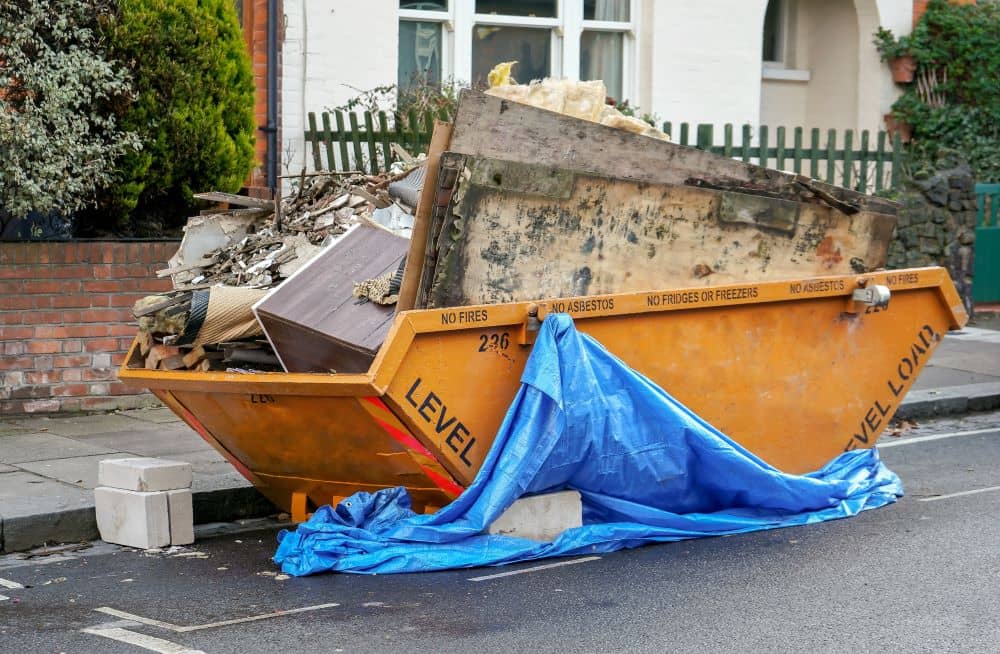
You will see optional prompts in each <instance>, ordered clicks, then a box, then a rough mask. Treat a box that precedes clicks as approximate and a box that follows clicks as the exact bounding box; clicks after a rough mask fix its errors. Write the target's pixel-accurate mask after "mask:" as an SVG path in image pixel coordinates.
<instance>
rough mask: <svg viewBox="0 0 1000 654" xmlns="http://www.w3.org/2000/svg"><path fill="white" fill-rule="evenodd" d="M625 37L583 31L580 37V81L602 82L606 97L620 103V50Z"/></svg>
mask: <svg viewBox="0 0 1000 654" xmlns="http://www.w3.org/2000/svg"><path fill="white" fill-rule="evenodd" d="M624 44H625V35H624V34H622V33H621V32H593V31H587V30H585V31H584V32H583V34H582V35H581V36H580V79H582V80H592V79H600V80H604V86H606V87H607V90H608V95H610V96H611V97H612V98H614V99H615V100H617V101H619V102H621V101H622V100H624V99H625V98H623V97H622V50H623V48H624Z"/></svg>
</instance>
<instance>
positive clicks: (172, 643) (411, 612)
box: [0, 413, 1000, 654]
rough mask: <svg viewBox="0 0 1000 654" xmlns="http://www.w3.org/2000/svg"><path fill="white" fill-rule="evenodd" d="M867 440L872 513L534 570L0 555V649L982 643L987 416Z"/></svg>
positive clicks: (258, 538) (986, 579)
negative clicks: (875, 483)
mask: <svg viewBox="0 0 1000 654" xmlns="http://www.w3.org/2000/svg"><path fill="white" fill-rule="evenodd" d="M956 432H959V433H961V432H974V433H967V434H964V435H954V436H948V434H954V433H956ZM942 434H943V435H944V436H945V437H940V436H941V435H942ZM883 442H891V443H892V445H890V446H889V447H885V448H884V449H883V451H882V454H883V458H884V459H885V461H886V462H887V463H888V464H889V465H890V467H891V468H893V469H894V470H895V471H896V472H898V473H899V474H900V475H901V476H902V478H903V480H904V482H905V484H906V487H907V496H906V497H905V498H903V499H902V500H900V501H899V502H898V503H897V504H895V505H892V506H890V507H887V508H883V509H879V510H875V511H869V512H866V513H864V514H862V515H860V516H857V517H855V518H851V519H848V520H840V521H836V522H831V523H825V524H820V525H812V526H807V527H797V528H790V529H780V530H775V531H768V532H759V533H756V534H749V535H742V536H732V537H727V538H712V539H702V540H696V541H687V542H681V543H673V544H666V545H657V546H649V547H644V548H640V549H637V550H631V551H626V552H619V553H615V554H610V555H604V556H602V557H600V558H596V557H594V558H592V559H589V560H580V559H570V560H557V561H556V562H563V563H567V562H568V563H570V564H569V565H560V566H558V567H550V568H547V569H541V570H535V569H534V568H536V567H537V566H538V565H540V564H539V563H533V564H525V565H519V566H510V567H506V568H490V569H478V570H462V571H456V572H448V573H434V574H418V575H393V576H376V577H365V576H352V575H320V576H316V577H309V578H302V579H296V578H282V577H281V576H277V575H276V573H277V572H278V571H277V569H276V568H275V567H274V566H273V564H272V563H271V562H270V561H269V557H270V555H271V554H272V553H273V551H274V542H275V531H274V530H273V529H271V530H264V531H256V532H249V533H242V534H230V535H226V536H221V537H217V538H212V539H205V540H201V541H199V542H198V543H197V544H196V545H194V546H192V547H189V548H184V549H183V550H180V551H176V552H174V553H172V554H170V553H145V552H140V551H134V550H127V549H123V548H118V547H115V546H110V545H106V544H103V543H98V544H95V545H94V546H92V547H91V548H89V549H86V550H82V551H79V552H74V553H71V554H68V555H58V556H49V557H44V558H39V559H30V560H23V559H20V558H17V556H16V555H13V556H8V557H2V558H0V596H3V597H4V598H5V599H0V651H4V652H18V653H20V652H67V653H78V652H121V653H123V654H125V653H141V652H149V651H154V652H172V653H175V654H176V653H177V652H189V651H192V650H194V651H198V650H200V651H203V652H208V653H223V652H233V653H237V652H238V653H240V654H242V653H244V652H462V653H467V652H526V651H530V652H532V654H540V653H542V652H657V653H660V652H666V651H698V652H716V651H718V652H757V651H766V652H793V651H794V652H801V651H820V652H869V651H871V652H886V651H890V652H997V651H1000V620H998V619H997V618H996V616H997V615H998V614H1000V521H998V520H997V516H998V515H1000V413H996V414H981V415H979V416H975V417H972V418H965V419H959V420H956V419H952V420H949V421H946V422H939V423H934V424H928V425H922V426H921V427H920V428H918V429H916V430H914V431H912V432H911V433H909V434H907V435H905V436H904V437H903V438H900V439H883ZM897 443H899V444H897ZM973 491H975V492H973ZM545 563H552V562H542V564H545ZM512 571H524V572H523V573H522V574H517V575H508V576H502V577H495V578H491V579H486V580H481V581H474V580H472V578H475V577H480V576H491V575H497V574H502V573H507V572H512ZM12 586H13V587H12ZM17 586H23V588H19V587H17ZM289 611H297V612H291V613H279V612H289ZM220 623H222V624H220Z"/></svg>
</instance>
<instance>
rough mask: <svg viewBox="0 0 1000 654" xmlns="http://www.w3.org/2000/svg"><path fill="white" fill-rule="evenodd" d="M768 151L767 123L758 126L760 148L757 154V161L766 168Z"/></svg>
mask: <svg viewBox="0 0 1000 654" xmlns="http://www.w3.org/2000/svg"><path fill="white" fill-rule="evenodd" d="M770 154H771V153H770V151H769V150H768V147H767V125H761V126H760V148H759V154H758V155H757V163H759V164H760V165H761V166H763V167H764V168H767V159H768V157H769V156H770Z"/></svg>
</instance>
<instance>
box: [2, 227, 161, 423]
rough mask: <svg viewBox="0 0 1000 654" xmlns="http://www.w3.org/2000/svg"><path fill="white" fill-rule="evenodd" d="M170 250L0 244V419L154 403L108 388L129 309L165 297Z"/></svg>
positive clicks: (123, 346)
mask: <svg viewBox="0 0 1000 654" xmlns="http://www.w3.org/2000/svg"><path fill="white" fill-rule="evenodd" d="M177 246H178V243H177V241H144V242H127V243H126V242H120V241H75V242H64V243H63V242H61V243H55V242H34V243H2V242H0V416H5V415H11V414H18V413H42V412H57V411H99V410H110V409H121V408H131V407H136V406H142V405H148V404H154V403H156V400H155V398H153V396H152V395H151V394H149V393H145V392H143V389H141V388H135V387H129V386H126V385H125V384H123V383H121V382H119V381H117V379H116V376H115V370H116V368H117V367H118V366H119V365H121V363H122V361H123V360H124V358H125V352H126V350H127V349H128V347H129V345H130V344H131V342H132V338H133V337H134V336H135V330H136V328H135V326H134V325H133V324H131V323H134V322H135V320H134V318H133V317H132V314H131V311H130V308H131V306H132V304H133V303H134V302H135V301H136V300H137V299H138V298H140V297H143V296H145V295H149V294H151V293H157V292H161V291H165V290H169V289H170V288H171V284H170V279H169V278H164V279H161V278H158V277H157V276H156V274H155V273H156V271H157V270H160V269H162V268H165V267H166V261H167V259H169V258H170V256H171V255H172V254H173V253H174V252H175V251H176V250H177Z"/></svg>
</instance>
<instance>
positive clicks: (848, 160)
mask: <svg viewBox="0 0 1000 654" xmlns="http://www.w3.org/2000/svg"><path fill="white" fill-rule="evenodd" d="M853 146H854V130H853V129H849V130H846V131H845V132H844V176H843V180H844V183H843V186H844V188H851V175H852V173H853V172H854V167H853V163H854V150H853Z"/></svg>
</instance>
